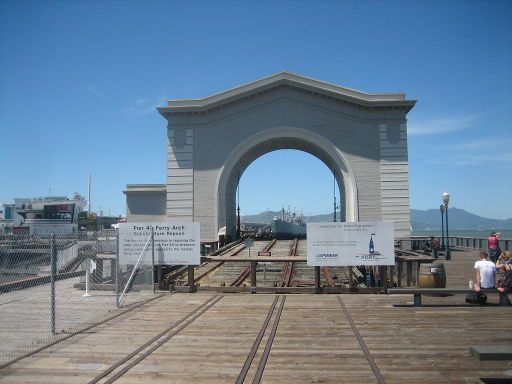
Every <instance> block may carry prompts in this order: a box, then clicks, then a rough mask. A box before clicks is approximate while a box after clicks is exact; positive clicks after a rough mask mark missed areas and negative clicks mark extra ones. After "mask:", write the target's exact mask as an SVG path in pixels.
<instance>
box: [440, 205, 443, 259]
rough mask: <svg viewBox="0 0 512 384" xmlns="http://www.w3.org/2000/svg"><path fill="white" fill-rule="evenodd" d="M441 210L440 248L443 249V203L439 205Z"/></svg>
mask: <svg viewBox="0 0 512 384" xmlns="http://www.w3.org/2000/svg"><path fill="white" fill-rule="evenodd" d="M439 209H440V210H441V249H442V250H443V251H444V205H443V204H441V205H440V206H439Z"/></svg>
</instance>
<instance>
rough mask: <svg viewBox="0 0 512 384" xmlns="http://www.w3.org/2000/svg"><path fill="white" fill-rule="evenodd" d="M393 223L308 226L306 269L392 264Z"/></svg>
mask: <svg viewBox="0 0 512 384" xmlns="http://www.w3.org/2000/svg"><path fill="white" fill-rule="evenodd" d="M394 234H395V226H394V223H387V222H386V223H382V222H366V223H363V222H359V223H308V224H307V239H308V240H307V242H308V245H307V250H308V256H307V260H308V265H310V266H324V265H330V266H350V265H354V266H355V265H394V264H395V246H394Z"/></svg>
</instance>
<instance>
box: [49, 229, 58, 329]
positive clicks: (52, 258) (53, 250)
mask: <svg viewBox="0 0 512 384" xmlns="http://www.w3.org/2000/svg"><path fill="white" fill-rule="evenodd" d="M50 264H51V267H50V274H51V276H50V282H51V284H50V287H51V288H50V289H51V293H50V297H51V304H50V306H51V308H50V312H51V315H50V316H51V333H52V335H55V277H56V274H57V247H56V244H55V234H54V233H52V234H51V235H50Z"/></svg>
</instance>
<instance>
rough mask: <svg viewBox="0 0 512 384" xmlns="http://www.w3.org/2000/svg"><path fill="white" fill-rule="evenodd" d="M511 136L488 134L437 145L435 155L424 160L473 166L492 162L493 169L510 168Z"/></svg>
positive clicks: (434, 163)
mask: <svg viewBox="0 0 512 384" xmlns="http://www.w3.org/2000/svg"><path fill="white" fill-rule="evenodd" d="M511 147H512V137H508V136H489V137H484V138H480V139H475V140H468V141H461V142H458V143H453V144H447V145H439V146H437V147H435V151H436V157H434V158H430V159H428V160H427V161H426V162H427V163H428V164H433V165H440V164H443V165H449V166H455V167H457V166H473V165H485V164H492V166H493V168H495V169H509V168H512V151H510V148H511Z"/></svg>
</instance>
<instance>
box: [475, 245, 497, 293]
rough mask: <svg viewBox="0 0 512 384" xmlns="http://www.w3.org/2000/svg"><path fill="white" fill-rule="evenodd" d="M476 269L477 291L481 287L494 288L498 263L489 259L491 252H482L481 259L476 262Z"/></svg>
mask: <svg viewBox="0 0 512 384" xmlns="http://www.w3.org/2000/svg"><path fill="white" fill-rule="evenodd" d="M475 269H476V285H475V291H479V290H480V288H484V289H485V288H494V286H495V278H496V265H495V264H494V263H493V262H492V261H490V260H489V254H488V253H487V252H485V251H481V252H480V260H479V261H477V262H475Z"/></svg>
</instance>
